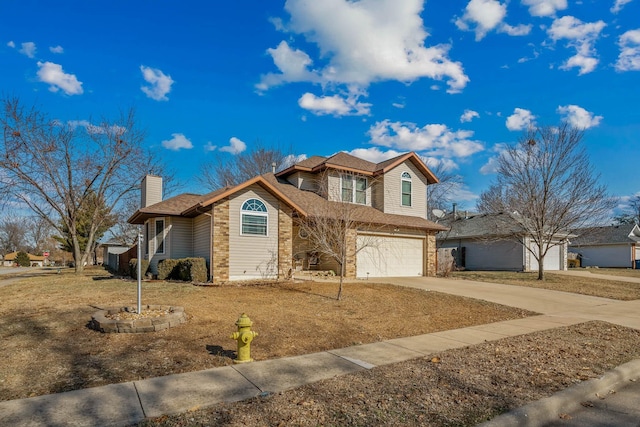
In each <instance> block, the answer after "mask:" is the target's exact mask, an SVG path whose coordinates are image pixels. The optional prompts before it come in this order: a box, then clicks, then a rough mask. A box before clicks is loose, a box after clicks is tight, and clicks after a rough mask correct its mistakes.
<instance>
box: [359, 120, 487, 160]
mask: <svg viewBox="0 0 640 427" xmlns="http://www.w3.org/2000/svg"><path fill="white" fill-rule="evenodd" d="M367 134H368V135H369V137H370V138H371V143H373V144H374V145H378V146H383V147H389V148H395V149H398V150H402V151H420V152H423V154H425V155H430V156H444V157H447V158H449V157H468V156H471V155H472V154H474V153H477V152H479V151H482V150H483V149H484V147H483V145H482V144H481V143H480V142H478V141H474V140H472V139H471V138H472V137H473V131H468V130H458V131H452V130H450V129H449V128H448V127H447V126H445V125H442V124H429V125H425V126H423V127H418V126H417V125H416V124H415V123H408V122H405V123H403V122H391V121H389V120H383V121H381V122H377V123H376V124H374V125H372V126H371V127H370V128H369V131H368V132H367Z"/></svg>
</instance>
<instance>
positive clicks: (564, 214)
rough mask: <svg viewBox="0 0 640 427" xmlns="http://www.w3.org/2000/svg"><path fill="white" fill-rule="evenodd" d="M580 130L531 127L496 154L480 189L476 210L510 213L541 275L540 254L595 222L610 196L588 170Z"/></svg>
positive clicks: (602, 216) (609, 204) (604, 212)
mask: <svg viewBox="0 0 640 427" xmlns="http://www.w3.org/2000/svg"><path fill="white" fill-rule="evenodd" d="M583 135H584V132H583V131H582V130H578V129H575V128H572V127H571V126H569V125H568V124H567V123H563V124H561V125H560V126H559V127H537V128H531V129H529V130H528V131H526V132H525V133H524V136H523V138H521V140H520V141H519V143H518V144H517V145H515V146H511V147H508V148H507V149H506V150H505V151H504V153H503V154H502V155H501V156H500V157H499V159H498V168H497V179H496V182H495V184H494V185H492V186H491V187H490V188H489V189H488V190H487V191H485V192H484V193H482V194H481V195H480V200H479V202H478V210H479V211H480V212H485V213H501V212H509V213H512V214H513V213H516V214H517V215H518V217H519V218H520V223H521V226H522V228H523V230H524V233H525V234H526V235H528V236H530V237H531V239H532V241H533V246H532V247H531V245H527V244H524V242H523V241H522V240H520V241H521V243H523V244H524V246H525V248H527V250H529V252H531V253H532V255H533V256H534V257H535V258H536V260H537V261H538V279H539V280H543V279H544V257H545V255H547V253H548V252H549V249H551V248H552V247H554V246H557V245H560V244H562V243H564V242H566V240H567V239H568V236H569V233H570V232H571V230H575V229H578V228H582V227H584V226H586V225H588V224H597V223H598V221H602V220H604V219H605V218H607V216H608V215H609V212H610V210H611V208H612V207H613V200H612V199H611V198H610V197H609V196H608V194H607V190H606V187H605V186H604V185H603V184H601V182H600V177H599V175H597V174H594V172H593V168H592V167H591V165H590V162H589V158H588V156H587V152H586V150H585V148H584V146H583V144H582V138H583Z"/></svg>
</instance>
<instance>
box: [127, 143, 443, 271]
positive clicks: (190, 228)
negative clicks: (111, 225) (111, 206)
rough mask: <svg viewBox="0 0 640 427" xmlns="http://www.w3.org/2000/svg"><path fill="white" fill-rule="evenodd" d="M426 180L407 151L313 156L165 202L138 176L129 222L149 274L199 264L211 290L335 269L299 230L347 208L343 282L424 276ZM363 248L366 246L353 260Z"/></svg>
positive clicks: (152, 180)
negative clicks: (168, 262) (185, 262)
mask: <svg viewBox="0 0 640 427" xmlns="http://www.w3.org/2000/svg"><path fill="white" fill-rule="evenodd" d="M436 182H438V180H437V178H436V177H435V176H434V175H433V173H432V172H431V171H430V170H429V168H428V167H427V166H426V165H425V164H424V163H423V162H422V160H420V158H419V157H418V156H417V155H416V154H415V153H407V154H403V155H400V156H398V157H395V158H393V159H391V160H387V161H385V162H382V163H377V164H376V163H371V162H368V161H366V160H362V159H359V158H357V157H354V156H351V155H349V154H346V153H338V154H336V155H334V156H331V157H328V158H327V157H319V156H314V157H311V158H309V159H306V160H304V161H302V162H300V163H297V164H295V165H293V166H291V167H289V168H287V169H285V170H283V171H281V172H278V173H277V174H273V173H267V174H264V175H260V176H256V177H255V178H253V179H250V180H248V181H246V182H244V183H242V184H240V185H237V186H234V187H225V188H221V189H219V190H216V191H214V192H211V193H208V194H205V195H197V194H180V195H178V196H175V197H172V198H169V199H167V200H162V179H161V178H160V177H157V176H147V177H145V179H144V180H143V182H142V188H141V196H142V197H141V202H142V207H141V208H140V209H139V210H137V211H136V212H135V213H134V214H133V215H132V216H131V218H129V222H130V223H132V224H141V225H143V226H144V228H143V230H144V231H143V233H144V236H145V243H144V248H143V252H144V256H145V258H146V259H149V261H150V266H151V271H152V272H156V271H157V270H156V268H157V263H158V261H159V260H161V259H166V258H173V259H177V258H184V257H202V258H204V259H205V260H206V262H207V266H208V267H209V271H210V279H211V280H212V281H213V282H214V283H215V282H225V281H233V280H249V279H256V278H275V277H287V276H290V275H291V274H292V273H294V272H295V271H296V270H306V269H318V270H329V269H332V270H334V271H336V269H337V266H336V263H335V262H333V261H332V260H331V259H329V258H328V257H327V256H324V255H322V254H319V253H317V252H316V251H314V250H313V248H314V245H313V244H312V243H310V242H309V239H308V237H307V236H305V235H304V233H302V232H301V231H300V227H299V224H300V223H301V221H306V220H307V219H309V218H312V217H313V212H317V211H318V208H319V207H323V208H327V210H330V209H331V208H332V207H337V206H339V204H341V203H353V204H355V205H358V206H359V208H358V209H359V214H360V217H359V218H362V221H360V222H359V223H358V225H357V226H356V227H354V229H353V230H351V232H350V233H349V245H350V247H351V248H352V250H350V254H349V256H348V259H347V262H346V274H345V276H346V277H350V278H355V277H363V278H364V277H378V276H430V275H434V274H435V249H436V248H435V233H436V232H437V231H440V230H444V229H445V227H443V226H441V225H438V224H435V223H434V222H432V221H429V220H427V219H426V216H427V201H426V195H427V185H429V184H433V183H436ZM340 206H344V205H340ZM372 240H375V246H373V245H371V246H369V247H365V248H364V249H362V250H360V251H358V252H357V253H356V247H357V245H358V244H361V243H363V242H366V241H372ZM360 246H362V245H360ZM336 272H337V271H336Z"/></svg>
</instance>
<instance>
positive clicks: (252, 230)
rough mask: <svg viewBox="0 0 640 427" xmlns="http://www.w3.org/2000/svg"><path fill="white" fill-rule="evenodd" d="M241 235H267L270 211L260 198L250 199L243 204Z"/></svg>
mask: <svg viewBox="0 0 640 427" xmlns="http://www.w3.org/2000/svg"><path fill="white" fill-rule="evenodd" d="M240 216H241V228H240V234H241V235H249V236H266V235H267V223H268V222H269V213H268V212H267V206H266V205H265V204H264V203H263V202H262V201H261V200H258V199H249V200H247V201H246V202H244V203H243V204H242V209H241V211H240Z"/></svg>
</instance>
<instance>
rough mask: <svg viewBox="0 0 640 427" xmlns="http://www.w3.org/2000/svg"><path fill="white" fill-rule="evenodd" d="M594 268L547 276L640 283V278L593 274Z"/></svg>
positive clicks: (552, 272)
mask: <svg viewBox="0 0 640 427" xmlns="http://www.w3.org/2000/svg"><path fill="white" fill-rule="evenodd" d="M593 270H595V269H593V268H588V269H583V268H570V269H568V270H561V271H547V272H546V273H545V274H561V275H564V276H578V277H589V278H591V279H601V280H613V281H617V282H629V283H640V277H629V276H616V275H613V274H601V273H593V272H592V271H593Z"/></svg>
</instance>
